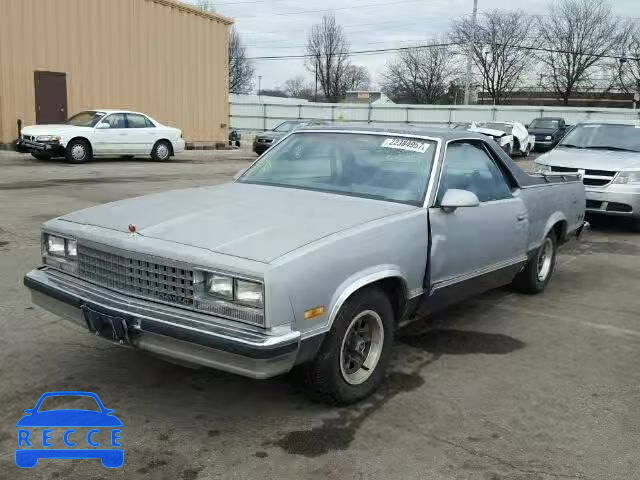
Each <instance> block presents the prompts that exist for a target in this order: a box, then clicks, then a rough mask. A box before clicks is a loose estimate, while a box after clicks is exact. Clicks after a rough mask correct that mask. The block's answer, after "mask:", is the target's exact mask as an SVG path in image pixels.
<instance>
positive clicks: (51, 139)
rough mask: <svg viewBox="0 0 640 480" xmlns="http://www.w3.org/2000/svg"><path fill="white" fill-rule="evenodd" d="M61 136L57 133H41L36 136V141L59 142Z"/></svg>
mask: <svg viewBox="0 0 640 480" xmlns="http://www.w3.org/2000/svg"><path fill="white" fill-rule="evenodd" d="M59 141H60V137H58V136H55V135H40V136H39V137H36V142H59Z"/></svg>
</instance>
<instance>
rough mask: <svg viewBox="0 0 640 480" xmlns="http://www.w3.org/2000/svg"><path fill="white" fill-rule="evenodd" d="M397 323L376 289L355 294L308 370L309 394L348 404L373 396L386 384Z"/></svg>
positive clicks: (321, 399) (386, 301) (381, 294)
mask: <svg viewBox="0 0 640 480" xmlns="http://www.w3.org/2000/svg"><path fill="white" fill-rule="evenodd" d="M394 330H395V320H394V316H393V309H392V307H391V303H390V302H389V299H388V298H387V296H386V294H385V293H384V292H383V291H381V290H380V289H378V288H367V289H365V290H361V291H359V292H356V293H355V294H354V295H353V296H352V297H351V298H349V299H348V300H347V301H346V302H345V304H344V305H343V306H342V308H341V309H340V311H339V313H338V315H337V317H336V319H335V321H334V323H333V326H332V328H331V331H330V332H329V333H328V334H327V337H326V338H325V340H324V342H323V344H322V347H321V349H320V351H319V352H318V354H317V356H316V358H315V359H314V360H313V361H312V362H311V363H309V364H308V365H306V366H305V369H306V378H307V383H308V385H309V388H310V391H311V394H312V395H313V396H314V397H315V398H316V399H317V400H320V401H322V402H325V403H329V404H334V405H335V404H338V405H346V404H350V403H355V402H357V401H359V400H362V399H363V398H366V397H368V396H369V395H371V394H372V393H373V392H374V391H375V390H376V389H377V388H378V387H379V386H380V384H381V383H382V381H383V380H384V373H385V370H386V368H387V365H388V364H389V360H390V358H391V347H392V345H393V335H394Z"/></svg>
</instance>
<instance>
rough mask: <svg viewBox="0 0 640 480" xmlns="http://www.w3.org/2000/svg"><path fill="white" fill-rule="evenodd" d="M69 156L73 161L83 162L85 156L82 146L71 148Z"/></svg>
mask: <svg viewBox="0 0 640 480" xmlns="http://www.w3.org/2000/svg"><path fill="white" fill-rule="evenodd" d="M71 156H72V157H73V159H74V160H84V157H85V156H86V152H85V150H84V147H83V146H82V145H74V146H73V147H72V148H71Z"/></svg>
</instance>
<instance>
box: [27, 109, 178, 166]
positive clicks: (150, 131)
mask: <svg viewBox="0 0 640 480" xmlns="http://www.w3.org/2000/svg"><path fill="white" fill-rule="evenodd" d="M184 148H185V142H184V139H183V138H182V131H180V130H178V129H177V128H172V127H167V126H165V125H162V124H161V123H160V122H158V121H156V120H154V119H153V118H151V117H150V116H148V115H145V114H143V113H138V112H128V111H125V110H87V111H85V112H81V113H78V114H77V115H74V116H73V117H71V118H70V119H69V120H67V121H66V122H65V123H62V124H56V125H32V126H29V127H24V128H23V129H22V132H21V135H20V139H19V140H18V143H17V144H16V149H17V150H18V151H20V152H23V153H30V154H31V155H33V156H34V157H36V158H38V159H46V158H51V157H65V158H66V159H67V161H68V162H70V163H84V162H88V161H90V160H91V159H92V158H93V157H98V156H107V157H109V156H111V157H112V156H134V155H144V156H150V157H151V158H152V159H154V160H158V161H163V160H168V159H169V158H171V156H173V155H175V154H177V153H180V152H182V151H184Z"/></svg>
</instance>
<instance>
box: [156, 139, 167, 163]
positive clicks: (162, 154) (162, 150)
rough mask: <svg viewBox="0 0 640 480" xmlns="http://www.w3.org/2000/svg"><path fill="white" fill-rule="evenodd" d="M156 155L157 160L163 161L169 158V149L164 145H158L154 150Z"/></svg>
mask: <svg viewBox="0 0 640 480" xmlns="http://www.w3.org/2000/svg"><path fill="white" fill-rule="evenodd" d="M156 155H158V158H161V159H163V160H164V159H165V158H167V157H168V156H169V147H167V146H166V145H165V144H164V143H163V144H162V145H158V148H157V149H156Z"/></svg>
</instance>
